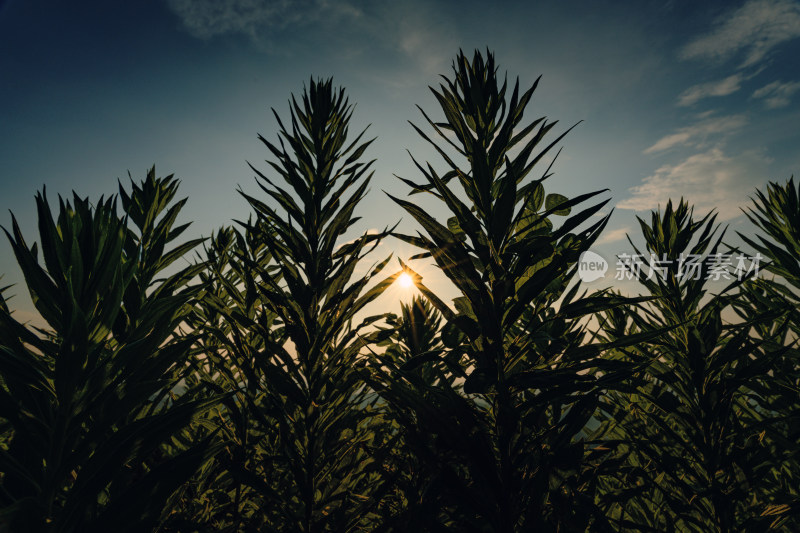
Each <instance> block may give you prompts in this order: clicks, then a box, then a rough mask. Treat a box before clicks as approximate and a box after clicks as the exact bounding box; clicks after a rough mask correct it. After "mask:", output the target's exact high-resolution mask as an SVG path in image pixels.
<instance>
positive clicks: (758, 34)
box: [680, 0, 800, 68]
mask: <svg viewBox="0 0 800 533" xmlns="http://www.w3.org/2000/svg"><path fill="white" fill-rule="evenodd" d="M798 37H800V3H798V2H797V1H794V0H750V1H749V2H747V3H745V4H744V5H743V6H741V7H740V8H738V9H736V10H734V11H732V12H730V13H729V14H727V15H726V16H723V17H720V18H719V19H718V20H717V21H716V23H715V25H714V28H713V29H712V30H711V32H710V33H708V34H706V35H703V36H701V37H698V38H697V39H695V40H694V41H692V42H691V43H689V44H688V45H686V46H685V47H684V48H683V49H682V50H681V54H680V55H681V57H682V58H683V59H711V60H727V59H730V58H731V57H733V56H735V55H737V54H739V53H743V54H744V58H743V61H742V63H741V65H740V67H741V68H744V67H749V66H752V65H756V64H758V63H760V62H761V61H763V60H764V59H765V58H766V57H768V55H769V53H770V52H771V51H772V50H773V49H774V48H775V47H777V46H778V45H780V44H782V43H785V42H787V41H790V40H792V39H796V38H798Z"/></svg>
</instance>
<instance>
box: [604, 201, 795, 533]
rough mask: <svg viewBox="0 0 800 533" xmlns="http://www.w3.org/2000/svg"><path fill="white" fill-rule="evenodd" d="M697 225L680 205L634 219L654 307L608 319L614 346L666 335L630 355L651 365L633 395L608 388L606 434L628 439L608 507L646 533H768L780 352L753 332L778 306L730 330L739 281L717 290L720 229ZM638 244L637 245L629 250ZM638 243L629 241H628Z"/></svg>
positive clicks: (643, 277) (642, 273)
mask: <svg viewBox="0 0 800 533" xmlns="http://www.w3.org/2000/svg"><path fill="white" fill-rule="evenodd" d="M714 220H715V217H714V216H713V215H706V216H705V217H703V218H702V219H700V220H695V219H694V218H693V216H692V211H691V209H690V208H689V206H688V204H686V203H685V202H683V201H681V202H680V203H679V204H678V205H677V206H675V207H673V205H672V202H671V201H670V202H668V203H667V206H666V208H665V209H664V211H663V212H662V211H655V212H653V213H652V217H651V221H650V223H649V224H648V223H646V222H645V221H644V220H642V219H639V222H640V225H641V228H642V233H643V235H644V239H645V242H646V247H647V249H646V251H647V254H648V255H647V256H645V255H644V254H642V252H641V251H640V250H639V249H638V248H636V247H635V246H634V250H635V252H636V256H638V257H649V258H650V259H649V260H645V261H644V262H643V264H642V265H641V266H640V267H637V266H636V264H635V263H631V264H630V265H629V266H630V268H632V271H633V275H635V277H636V278H637V279H638V280H639V282H640V283H641V284H642V285H643V286H644V288H645V289H646V291H647V293H649V295H651V296H653V297H654V299H653V300H652V301H651V302H650V303H649V304H647V305H646V307H644V308H640V309H639V310H638V312H628V313H622V312H620V311H615V312H612V313H610V314H607V316H606V320H605V321H604V322H603V330H604V334H605V336H606V337H607V339H608V340H610V341H614V340H617V339H619V338H626V337H630V336H632V335H637V334H641V333H642V332H645V333H646V332H653V331H657V330H661V331H664V330H667V331H666V332H664V333H663V334H662V335H659V336H658V337H657V338H656V339H654V340H653V341H652V342H649V343H647V344H644V345H641V346H636V347H632V348H629V349H626V355H627V356H628V357H633V358H635V359H637V360H640V361H647V366H646V367H645V369H644V371H643V372H642V373H641V375H640V376H639V379H637V380H634V381H632V382H631V383H630V386H631V387H632V388H631V390H630V391H628V392H625V393H623V392H610V393H609V394H607V395H606V397H605V399H606V402H604V403H605V405H604V408H603V412H605V413H606V414H607V415H608V417H607V418H606V420H605V421H604V424H603V425H602V426H601V428H600V430H599V431H600V433H602V434H603V435H604V438H605V439H607V440H608V441H609V442H620V441H621V442H623V443H624V444H625V446H624V447H623V452H624V454H626V456H627V460H626V462H625V464H624V468H620V470H619V472H617V473H616V474H615V475H613V476H609V478H608V479H609V484H608V485H606V486H605V487H604V495H603V498H602V500H603V502H604V503H605V504H608V511H609V516H610V518H611V520H612V522H614V523H615V524H617V526H618V527H620V528H624V529H629V528H630V529H639V530H645V531H655V530H658V531H663V530H680V531H697V532H701V531H704V532H707V531H720V532H729V531H755V530H758V531H761V530H763V528H765V527H767V526H768V525H769V524H770V522H772V519H773V518H774V517H772V518H770V517H765V516H761V514H762V512H764V511H766V510H767V505H766V504H765V502H766V501H767V499H768V496H767V495H766V489H765V486H764V484H763V483H762V480H763V479H764V478H765V477H768V476H769V475H770V471H771V470H772V468H773V466H774V461H773V460H772V459H771V455H772V452H773V450H772V449H771V448H770V447H769V446H768V445H767V444H766V443H765V442H764V440H763V434H762V431H763V430H764V427H765V425H767V424H768V420H770V419H771V414H770V411H769V409H770V406H769V405H765V403H764V396H763V395H762V394H761V392H762V391H763V387H762V385H763V384H764V383H766V382H768V381H769V380H770V379H771V377H770V370H771V368H773V366H772V365H773V364H774V361H775V360H776V359H777V358H778V357H780V355H781V354H782V352H783V351H784V350H783V349H778V350H775V349H772V348H774V346H773V345H770V344H767V343H766V342H765V339H761V338H758V337H756V336H754V335H752V331H753V328H754V327H758V326H760V325H763V324H764V323H766V322H767V321H772V320H777V319H779V318H780V316H781V313H783V310H781V309H777V310H771V311H770V312H764V313H761V314H759V315H756V316H751V317H749V318H748V320H747V321H746V322H743V323H735V324H728V323H725V321H724V320H723V312H724V311H725V310H726V308H729V306H730V305H731V301H732V298H734V297H735V293H733V292H732V291H733V289H734V288H735V287H736V286H737V285H739V284H740V283H739V281H734V282H733V283H732V284H731V285H729V286H728V287H727V288H726V289H724V290H723V291H722V292H721V293H718V294H714V295H712V294H710V293H709V289H708V283H709V281H708V279H709V274H712V276H711V277H713V272H714V269H715V268H717V267H716V266H715V265H716V260H717V258H719V257H720V256H719V254H720V252H719V250H720V245H721V242H722V238H723V235H724V232H720V231H719V228H718V226H716V225H715V224H714ZM631 244H632V243H631ZM632 245H633V244H632Z"/></svg>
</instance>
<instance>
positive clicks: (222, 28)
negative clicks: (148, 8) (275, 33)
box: [167, 0, 361, 40]
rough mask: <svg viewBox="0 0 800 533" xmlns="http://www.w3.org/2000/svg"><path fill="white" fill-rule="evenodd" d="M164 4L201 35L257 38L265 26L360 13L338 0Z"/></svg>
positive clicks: (187, 0) (174, 1)
mask: <svg viewBox="0 0 800 533" xmlns="http://www.w3.org/2000/svg"><path fill="white" fill-rule="evenodd" d="M167 5H168V6H169V8H170V9H171V10H172V11H173V12H174V13H175V14H176V15H177V16H178V18H180V20H181V22H182V24H183V26H184V27H185V28H186V30H187V31H188V32H189V33H190V34H191V35H193V36H195V37H198V38H201V39H209V38H211V37H216V36H218V35H224V34H236V33H239V34H243V35H246V36H248V37H250V38H252V39H254V40H258V39H259V38H260V37H261V34H262V32H264V31H265V30H274V29H284V28H286V27H288V26H292V25H300V24H303V25H305V24H309V23H313V22H316V21H319V20H329V21H330V20H338V19H340V18H342V17H349V18H353V17H358V16H360V15H361V12H360V11H359V10H358V9H357V8H356V7H354V6H352V5H350V4H348V3H347V2H340V1H338V0H337V1H329V0H225V1H219V0H167Z"/></svg>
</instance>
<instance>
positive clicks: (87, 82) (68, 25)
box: [0, 0, 800, 316]
mask: <svg viewBox="0 0 800 533" xmlns="http://www.w3.org/2000/svg"><path fill="white" fill-rule="evenodd" d="M486 47H488V48H489V49H491V50H493V51H494V52H495V54H496V58H497V61H498V63H499V65H500V69H501V71H507V72H508V74H509V78H510V79H513V78H514V77H516V76H519V78H520V81H521V84H522V85H524V86H528V85H530V84H531V83H532V82H533V81H534V80H535V79H536V77H537V76H539V75H540V74H541V75H542V81H541V83H540V86H539V89H538V90H537V92H536V93H535V95H534V97H533V100H532V103H531V105H530V106H529V108H528V110H529V111H528V114H527V116H528V117H529V118H530V119H534V118H537V117H539V116H543V115H546V116H547V117H549V118H550V119H558V120H559V121H560V122H559V126H557V129H558V128H562V129H561V130H559V131H563V129H565V128H567V127H569V126H571V125H573V124H575V123H576V122H578V121H583V122H582V123H581V124H580V125H579V126H578V127H577V128H576V129H574V130H573V131H572V132H571V133H570V134H569V135H568V136H567V137H566V138H565V140H564V141H563V143H562V144H563V147H564V151H563V153H562V155H561V156H560V158H559V160H558V161H557V162H556V164H555V166H554V170H555V175H554V176H553V177H552V178H550V179H549V180H548V182H547V184H546V189H547V190H548V192H558V193H562V194H566V195H568V196H570V195H575V194H578V193H582V192H587V191H588V190H595V189H602V188H608V189H610V192H609V194H608V195H607V196H610V197H611V198H613V200H612V204H613V205H615V206H616V210H615V211H614V214H613V216H612V220H611V222H610V224H609V226H608V228H607V231H606V233H605V234H604V236H603V237H602V238H601V242H600V243H598V245H597V246H596V250H597V251H599V252H600V253H601V254H604V255H605V256H606V257H608V258H613V256H614V254H616V253H619V252H624V251H629V250H630V247H629V245H628V244H627V242H626V241H625V240H624V235H625V232H626V231H629V232H631V233H633V234H635V235H638V226H637V224H636V220H635V217H634V214H635V212H637V211H638V212H639V214H642V213H643V212H644V213H646V212H647V210H649V209H652V208H655V207H657V206H658V205H659V204H661V205H663V204H664V203H665V202H666V200H667V199H669V198H675V199H677V198H679V197H681V196H684V197H686V198H688V199H689V200H690V201H692V202H693V203H694V204H695V206H696V210H697V211H698V212H706V211H708V210H710V209H716V210H717V211H718V213H719V215H720V219H721V220H723V221H724V222H725V223H727V224H730V226H731V230H739V231H749V228H750V226H749V225H748V223H747V221H746V220H745V218H744V217H743V216H742V215H741V211H740V209H739V208H740V206H744V205H746V204H747V202H748V197H749V196H751V195H752V194H753V192H754V190H755V188H756V187H763V186H764V184H766V183H767V182H768V181H785V180H786V179H788V178H789V177H790V176H791V175H792V174H794V173H797V172H798V169H800V151H799V150H798V147H799V146H800V127H799V126H798V124H800V105H799V103H800V69H798V67H800V61H798V59H797V58H798V57H800V2H798V1H792V0H748V1H745V2H741V1H739V2H694V1H683V2H678V1H673V2H663V1H659V2H655V1H630V2H603V1H594V2H570V1H567V2H564V1H561V2H506V3H502V2H501V3H497V4H495V5H491V6H490V5H489V4H487V3H486V2H485V1H481V2H478V1H473V0H466V1H458V2H455V1H442V2H438V3H433V2H422V1H409V2H405V1H372V2H363V1H358V0H347V1H334V0H300V1H294V2H290V1H288V0H277V1H259V0H231V1H227V2H224V1H217V0H162V1H135V2H131V1H121V0H105V1H99V0H96V1H83V2H71V3H67V2H57V1H55V0H52V1H43V0H6V1H5V2H3V1H2V0H0V210H2V213H0V224H2V225H3V226H6V227H9V225H10V215H8V210H11V211H13V212H14V213H15V214H16V216H17V217H18V219H19V221H20V224H21V226H22V228H23V231H24V232H25V234H26V236H27V237H28V239H29V240H30V241H33V240H35V238H36V221H35V216H34V215H35V211H34V200H33V196H34V194H35V193H36V191H37V190H39V189H41V187H42V186H43V185H46V186H47V191H48V197H49V198H50V199H51V201H53V200H55V198H56V194H69V193H70V191H72V190H75V191H77V192H78V193H79V194H81V195H82V196H89V197H92V198H97V197H99V196H100V195H101V194H111V193H115V192H116V180H117V178H121V179H124V180H127V173H128V172H129V171H130V173H131V175H132V176H133V177H134V178H135V179H137V180H139V179H142V178H143V177H144V175H145V172H146V170H147V169H148V168H149V167H150V166H151V165H153V164H155V165H156V171H157V173H158V174H159V175H166V174H170V173H175V175H176V176H177V177H178V178H179V179H181V180H182V187H181V192H182V193H183V195H186V196H188V197H189V203H188V205H187V207H186V208H185V209H184V214H183V220H184V221H189V220H193V221H194V225H193V226H192V231H193V234H192V236H199V235H208V234H209V233H210V232H211V231H213V230H214V229H216V228H218V227H219V226H221V225H224V224H228V223H230V220H231V219H233V218H238V219H243V218H246V217H247V214H248V211H249V210H248V206H247V204H246V202H245V201H244V200H243V199H242V198H241V196H240V195H239V194H238V193H237V192H236V190H237V188H238V187H241V188H243V189H244V190H245V191H248V192H251V193H255V192H256V191H257V187H256V185H255V181H254V177H253V172H252V171H251V170H250V169H249V168H248V166H247V163H246V161H250V162H251V163H253V164H254V165H255V166H256V167H257V168H260V169H262V170H265V169H266V167H267V166H266V164H265V163H264V162H263V160H264V159H265V158H266V157H267V152H266V149H265V148H264V147H263V145H261V144H260V142H259V141H258V140H257V138H256V135H257V134H258V133H261V134H263V135H264V136H265V137H267V138H268V139H275V136H276V123H275V120H274V118H273V117H272V115H271V113H270V111H269V110H270V107H275V108H276V110H277V111H278V112H279V113H280V114H281V115H282V116H286V111H287V99H288V98H289V96H290V94H291V93H293V92H294V93H296V94H297V93H300V92H301V91H302V88H303V84H304V82H307V80H308V79H309V77H310V76H314V77H328V76H333V77H334V81H335V82H336V83H337V84H338V85H342V86H344V87H345V88H346V89H347V91H348V94H349V96H350V100H351V102H354V103H356V104H357V108H356V112H355V115H354V123H355V124H354V126H355V127H357V128H360V127H363V126H366V125H367V124H371V126H370V132H371V133H372V134H373V135H376V136H377V137H378V139H377V141H376V142H375V143H374V144H373V146H372V148H371V150H370V151H369V152H368V155H370V156H371V157H374V158H377V162H376V164H375V167H374V168H375V177H374V179H373V182H372V187H371V193H370V195H369V196H368V200H367V201H366V202H365V203H364V204H362V206H361V208H360V210H359V212H360V214H361V215H362V216H363V217H364V219H363V224H362V225H361V226H360V229H361V230H365V229H369V228H377V227H383V226H385V225H387V224H392V223H394V222H396V221H397V220H399V219H400V218H403V219H404V223H403V226H401V227H403V228H405V229H406V230H412V229H415V228H416V226H415V225H414V224H413V223H411V221H410V220H409V217H408V216H404V215H403V213H402V212H401V210H400V209H399V208H398V207H397V206H395V205H394V204H392V203H391V201H389V200H388V199H387V198H386V196H385V195H384V194H383V192H382V190H385V191H387V192H390V193H392V194H395V195H400V196H402V195H404V194H405V193H406V192H407V188H406V186H405V185H403V184H402V182H400V181H399V180H397V179H396V178H395V177H393V174H399V175H401V176H403V177H406V178H410V179H414V180H416V179H418V178H419V176H418V174H417V172H416V171H415V169H414V168H413V166H412V164H411V162H410V158H409V156H408V154H407V153H406V150H410V151H411V152H412V153H413V154H415V155H417V156H419V157H420V158H421V159H426V158H430V160H431V161H432V162H434V163H435V164H436V165H438V168H441V165H440V163H439V162H438V160H436V159H435V158H434V157H433V156H432V155H431V153H430V150H428V149H427V148H426V147H425V146H424V145H423V143H422V141H421V140H420V139H419V138H418V137H417V136H416V134H415V133H414V132H413V130H412V128H411V126H410V125H408V123H407V121H408V120H412V121H415V122H417V123H421V121H420V119H421V116H420V113H419V111H418V110H417V109H416V108H415V105H417V104H418V105H420V106H421V107H422V108H423V109H425V110H426V111H428V112H433V113H435V116H436V117H439V116H441V115H440V113H437V106H436V103H435V100H434V98H433V97H432V95H431V94H430V92H429V91H428V89H427V86H428V85H433V84H436V83H438V75H439V74H448V75H449V73H450V63H451V61H452V59H453V58H454V56H455V55H456V53H457V52H458V50H459V48H462V49H464V50H465V51H467V52H468V53H469V54H470V55H471V53H472V50H473V49H475V48H480V49H482V50H483V49H485V48H486ZM414 198H419V196H415V197H414ZM431 205H432V206H433V205H434V204H431ZM432 208H433V207H432ZM443 216H444V215H443ZM392 246H394V245H391V244H388V245H387V248H391V247H392ZM400 251H401V253H404V250H402V249H401V250H400ZM0 273H5V274H6V275H5V277H4V279H3V284H5V283H8V282H10V283H18V282H19V281H20V278H21V276H20V274H19V271H18V268H17V267H16V264H15V262H14V260H13V257H12V254H11V251H10V247H9V245H8V243H7V242H6V241H5V238H3V239H2V241H0ZM11 292H12V293H15V294H17V295H18V296H17V297H16V298H15V300H14V301H13V302H12V304H13V306H14V307H17V308H18V309H19V310H20V311H21V312H23V313H24V312H27V310H30V309H31V306H30V303H29V300H27V295H24V294H23V293H24V291H23V290H21V287H17V288H15V289H12V291H11ZM21 316H22V315H21Z"/></svg>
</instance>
